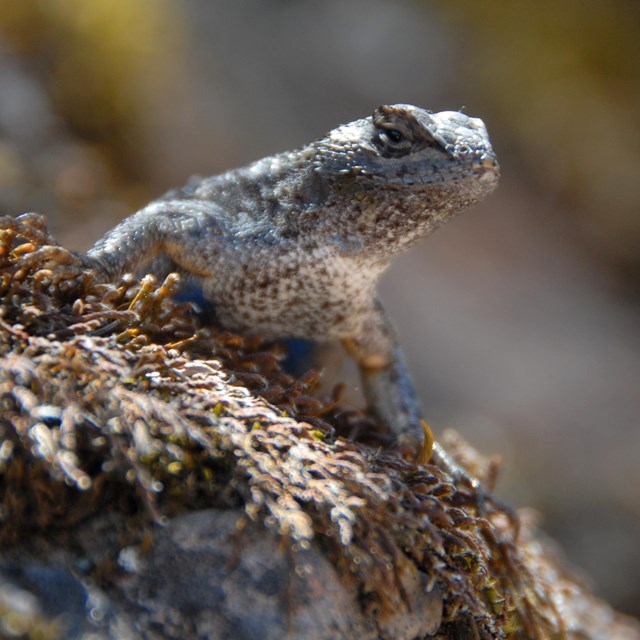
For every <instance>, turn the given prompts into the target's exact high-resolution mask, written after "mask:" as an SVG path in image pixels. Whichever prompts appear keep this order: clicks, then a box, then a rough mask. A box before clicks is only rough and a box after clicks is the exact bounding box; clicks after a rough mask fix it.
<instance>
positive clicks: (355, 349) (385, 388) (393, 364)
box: [342, 299, 433, 461]
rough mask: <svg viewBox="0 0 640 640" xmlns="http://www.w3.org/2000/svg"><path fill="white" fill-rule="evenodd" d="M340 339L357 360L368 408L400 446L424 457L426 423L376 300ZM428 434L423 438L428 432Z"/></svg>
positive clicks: (395, 342)
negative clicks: (352, 333)
mask: <svg viewBox="0 0 640 640" xmlns="http://www.w3.org/2000/svg"><path fill="white" fill-rule="evenodd" d="M342 343H343V345H344V347H345V349H346V350H347V352H348V353H349V354H350V355H351V357H352V358H353V359H354V360H355V361H356V362H357V363H358V366H359V368H360V375H361V379H362V384H363V390H364V395H365V398H366V400H367V405H368V407H369V410H370V411H371V412H372V413H373V415H374V416H375V417H376V418H377V419H378V420H379V422H380V423H381V424H382V425H383V426H384V427H385V428H386V429H387V430H388V431H389V432H390V433H392V434H393V435H394V436H395V438H396V444H397V446H398V448H399V449H400V450H410V451H414V452H416V451H418V452H420V453H419V454H418V457H419V458H420V459H424V460H425V461H426V459H428V458H429V457H430V454H431V447H432V444H433V443H432V440H431V442H425V436H426V435H427V433H428V427H426V423H424V421H423V420H422V412H421V409H420V402H419V401H418V397H417V395H416V392H415V388H414V386H413V382H412V381H411V376H410V375H409V370H408V368H407V365H406V362H405V359H404V355H403V353H402V350H401V349H400V346H399V344H398V340H397V338H396V334H395V331H394V329H393V326H392V325H391V322H390V321H389V319H388V318H387V315H386V313H385V311H384V308H383V306H382V303H381V302H380V300H378V299H376V300H375V302H374V305H373V307H372V308H371V310H370V311H369V313H368V315H367V317H366V319H365V321H364V323H363V325H362V327H361V330H360V333H359V334H358V335H356V336H354V337H353V338H348V339H346V340H343V341H342ZM428 436H429V437H427V438H426V439H427V440H429V439H430V432H429V433H428ZM425 449H428V451H426V450H425Z"/></svg>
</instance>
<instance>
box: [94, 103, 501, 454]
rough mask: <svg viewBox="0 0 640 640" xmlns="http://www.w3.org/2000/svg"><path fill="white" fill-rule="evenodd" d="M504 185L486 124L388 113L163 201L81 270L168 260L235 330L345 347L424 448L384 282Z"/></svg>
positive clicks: (369, 393)
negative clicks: (417, 247)
mask: <svg viewBox="0 0 640 640" xmlns="http://www.w3.org/2000/svg"><path fill="white" fill-rule="evenodd" d="M498 175H499V171H498V165H497V162H496V158H495V155H494V153H493V150H492V148H491V144H490V142H489V138H488V136H487V131H486V129H485V126H484V124H483V123H482V121H481V120H479V119H477V118H469V117H468V116H466V115H464V114H462V113H458V112H453V111H444V112H441V113H431V112H429V111H426V110H424V109H421V108H419V107H415V106H411V105H402V104H399V105H391V106H383V107H380V108H378V109H376V110H375V111H374V113H373V115H372V116H371V117H368V118H363V119H362V120H356V121H355V122H351V123H350V124H346V125H343V126H341V127H338V128H337V129H334V130H333V131H330V132H329V133H328V134H327V135H326V136H325V137H323V138H321V139H319V140H317V141H315V142H312V143H311V144H309V145H308V146H306V147H303V148H302V149H300V150H297V151H291V152H286V153H281V154H277V155H274V156H271V157H269V158H264V159H263V160H258V161H257V162H254V163H253V164H250V165H248V166H246V167H243V168H240V169H235V170H233V171H229V172H227V173H224V174H222V175H219V176H215V177H212V178H206V179H199V180H195V181H194V180H192V181H191V182H190V183H189V184H188V185H187V186H185V187H184V188H182V189H177V190H174V191H171V192H169V193H167V194H166V195H165V196H163V197H162V198H161V199H159V200H156V201H154V202H152V203H151V204H149V205H148V206H146V207H145V208H144V209H142V210H140V211H138V212H137V213H136V214H134V215H132V216H131V217H130V218H128V219H126V220H124V221H123V222H122V223H121V224H120V225H118V226H117V227H115V228H114V229H113V230H111V231H110V232H108V233H107V234H106V235H105V237H104V238H102V240H100V241H99V242H97V243H96V245H95V246H94V247H93V249H91V250H90V251H89V252H88V254H87V258H86V264H87V266H89V267H91V268H93V269H95V270H96V271H98V272H99V273H100V274H101V276H102V277H103V278H104V279H108V280H111V279H114V278H115V277H117V276H118V275H120V274H122V273H123V272H125V271H130V270H135V269H136V268H137V267H139V266H140V265H141V264H142V263H143V262H148V261H149V259H150V258H152V257H153V256H154V255H156V254H159V253H162V254H165V255H167V256H168V257H169V258H170V259H171V260H172V261H173V262H174V263H175V264H176V265H178V267H179V268H180V269H181V270H183V271H185V272H187V273H189V274H191V275H192V276H197V277H199V278H200V279H201V281H202V286H203V292H204V295H205V297H206V298H207V299H208V300H210V301H211V302H212V303H213V304H214V306H215V310H216V316H217V318H218V320H219V322H220V323H221V324H222V325H223V326H224V327H226V328H228V329H231V330H234V331H239V332H244V333H255V334H259V335H261V336H263V337H266V338H284V337H300V338H310V339H313V340H340V341H342V343H343V344H344V345H345V347H346V349H347V351H348V352H349V354H350V355H351V356H352V357H353V358H354V359H355V360H356V362H357V363H358V365H359V367H360V371H361V375H362V381H363V385H364V389H365V395H366V398H367V402H368V406H369V409H370V410H371V411H372V412H373V414H374V415H375V416H376V417H377V418H378V419H379V421H380V422H381V423H382V424H383V425H384V426H385V427H386V428H387V429H388V430H390V431H391V432H392V433H393V434H394V435H395V436H396V439H397V442H398V444H399V445H400V446H402V447H407V446H408V447H416V446H417V445H418V444H419V443H420V442H421V441H422V438H423V430H422V427H421V425H420V415H421V413H420V406H419V403H418V400H417V398H416V394H415V391H414V388H413V385H412V383H411V380H410V377H409V373H408V371H407V367H406V364H405V361H404V358H403V355H402V352H401V350H400V347H399V346H398V342H397V340H396V337H395V334H394V331H393V328H392V327H391V325H390V323H389V321H388V319H387V316H386V314H385V311H384V309H383V307H382V304H381V303H380V300H379V299H378V297H377V295H376V283H377V281H378V278H379V277H380V276H381V275H382V273H383V272H384V271H385V269H386V268H387V267H388V266H389V264H390V262H391V259H392V258H393V256H395V255H396V254H398V253H400V252H402V251H404V250H406V249H407V248H408V247H410V246H411V245H412V244H413V243H414V242H416V240H418V239H420V238H422V237H424V236H426V235H428V234H430V233H431V232H432V231H434V230H435V229H437V228H438V227H439V226H440V225H441V224H443V223H444V222H446V221H447V220H450V219H452V218H453V217H454V216H456V215H457V214H458V213H460V212H461V211H463V210H464V209H466V208H467V207H469V206H471V205H473V204H475V203H477V202H478V201H480V200H482V199H483V198H484V197H485V196H486V195H488V194H489V193H490V192H491V191H493V189H494V188H495V187H496V184H497V181H498ZM437 451H438V450H436V453H437ZM440 457H441V456H440Z"/></svg>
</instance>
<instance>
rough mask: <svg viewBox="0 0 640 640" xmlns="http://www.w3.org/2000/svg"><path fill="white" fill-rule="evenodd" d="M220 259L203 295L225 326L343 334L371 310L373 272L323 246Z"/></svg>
mask: <svg viewBox="0 0 640 640" xmlns="http://www.w3.org/2000/svg"><path fill="white" fill-rule="evenodd" d="M225 262H226V264H225V267H226V268H224V269H223V271H224V272H225V273H224V277H222V278H220V277H213V278H210V279H208V280H206V281H205V283H204V294H205V296H206V297H207V298H208V299H210V300H211V301H212V302H213V303H214V304H215V307H216V315H217V317H218V319H219V321H220V323H221V324H222V325H223V326H225V327H227V328H228V329H230V330H235V331H241V332H243V333H255V334H260V335H262V336H264V337H267V338H284V337H299V338H310V339H316V340H318V339H323V338H324V339H331V340H333V339H343V338H348V337H352V336H354V335H357V334H358V333H359V332H360V329H361V327H362V323H363V321H364V318H365V317H366V316H367V314H368V312H369V310H370V309H371V304H372V300H373V297H374V285H375V274H374V273H372V272H371V271H370V270H366V269H362V267H361V265H360V264H359V263H358V262H357V261H355V260H353V259H352V258H347V257H344V256H336V255H334V254H329V251H328V250H327V249H326V248H318V249H313V250H311V251H309V252H308V253H303V252H296V253H287V254H284V255H281V256H279V257H277V258H275V259H274V258H273V256H271V257H270V260H268V261H263V260H261V259H260V255H259V254H257V255H255V256H254V259H252V260H247V259H245V260H232V261H225Z"/></svg>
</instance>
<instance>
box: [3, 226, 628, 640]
mask: <svg viewBox="0 0 640 640" xmlns="http://www.w3.org/2000/svg"><path fill="white" fill-rule="evenodd" d="M176 287H177V278H176V276H174V275H172V276H169V277H168V278H167V279H166V280H165V282H164V283H162V284H159V283H157V282H156V281H155V280H154V279H153V278H151V277H145V278H144V279H142V280H141V281H137V280H135V279H134V278H132V277H125V278H123V279H121V280H120V281H119V282H117V283H115V284H107V285H105V284H98V283H96V282H95V281H94V280H93V278H92V275H91V273H87V272H85V271H84V270H83V269H82V268H81V267H80V265H79V262H78V261H77V260H76V259H75V257H74V255H73V254H72V253H70V252H68V251H66V250H65V249H63V248H61V247H59V246H57V245H55V243H54V242H53V241H52V239H51V238H50V237H49V235H48V234H47V232H46V229H45V227H44V224H43V221H42V219H41V218H40V217H38V216H35V215H28V216H23V217H21V218H20V219H18V220H12V219H8V218H5V219H2V220H0V296H1V299H0V303H1V306H0V358H1V359H0V408H1V415H2V419H1V422H0V516H1V518H0V541H1V542H2V544H3V545H5V548H6V547H7V546H11V545H16V544H18V541H19V540H21V539H22V538H23V536H24V535H25V533H27V534H29V535H30V536H32V535H36V534H38V533H42V532H52V531H60V530H65V529H68V528H70V527H73V525H74V524H76V523H78V522H80V521H83V520H85V519H87V518H90V517H91V516H92V515H94V514H96V513H99V512H101V513H104V512H105V511H106V510H117V511H118V512H120V513H123V514H126V516H127V517H129V518H131V519H132V521H134V522H135V523H136V524H137V525H139V524H140V522H141V519H142V521H145V520H146V521H147V522H150V523H151V522H153V521H158V520H162V519H166V518H170V517H172V516H174V515H175V514H177V513H180V512H183V511H186V510H195V509H201V508H206V507H211V506H217V507H222V508H225V507H237V506H242V507H243V508H244V510H245V512H246V514H247V517H248V518H251V519H254V520H259V521H262V522H265V523H266V524H267V526H269V527H271V528H272V529H273V530H275V531H277V532H279V533H280V534H281V535H282V536H283V537H284V539H286V540H289V541H290V542H291V543H292V544H294V545H301V546H305V545H308V544H309V541H310V540H312V539H315V540H317V541H319V542H320V543H321V544H322V546H323V547H324V548H325V549H326V552H327V554H328V556H329V557H330V558H331V560H332V561H333V563H334V564H335V565H336V566H337V567H338V568H339V570H340V572H341V575H343V576H344V578H345V580H352V581H356V582H357V584H358V585H359V587H360V592H361V594H362V600H363V606H364V607H369V608H370V610H371V611H378V612H381V614H384V612H385V611H388V610H391V609H397V608H398V607H402V606H403V603H404V602H405V601H406V598H405V595H406V594H403V591H402V584H403V581H402V579H401V577H402V575H403V573H404V572H415V571H416V569H417V570H420V571H422V572H424V574H426V575H427V576H429V577H430V580H431V582H432V583H433V584H434V585H435V584H438V585H439V586H440V588H441V590H442V593H443V597H444V601H445V618H444V619H445V625H444V626H443V631H442V633H443V634H449V635H442V636H441V637H454V634H455V633H457V631H456V628H457V627H456V625H460V624H464V625H467V626H468V627H469V628H471V629H472V631H473V633H475V634H477V637H490V638H503V637H513V638H550V637H553V638H562V637H578V636H572V635H571V631H572V629H571V626H572V625H574V626H575V624H577V623H575V621H573V622H570V621H572V620H573V619H572V618H571V616H570V615H568V612H574V613H575V611H576V610H577V609H576V608H575V606H574V605H571V598H569V597H568V596H567V593H568V591H567V589H568V586H567V585H571V589H573V592H572V593H573V596H572V597H578V599H579V601H580V602H590V603H591V600H589V599H588V598H590V596H588V595H587V594H586V592H584V591H583V590H582V588H581V587H579V586H577V585H576V584H575V583H574V582H571V581H570V580H569V579H565V578H564V577H563V576H564V574H563V573H562V571H560V570H559V569H557V567H556V565H555V564H554V562H553V561H552V560H549V557H548V554H547V551H545V548H544V546H541V543H540V542H539V540H538V539H537V538H536V537H535V536H534V535H533V533H532V530H533V526H532V525H529V524H527V523H525V525H526V526H524V527H523V528H522V530H520V527H519V526H518V524H519V523H518V520H517V518H515V517H514V516H513V514H511V513H510V512H509V511H508V510H506V509H503V508H501V507H500V506H499V505H498V504H496V503H494V502H493V501H492V500H490V499H489V500H486V501H484V502H483V503H482V504H483V505H484V509H483V512H482V513H481V514H480V513H478V505H479V504H480V501H479V497H478V496H477V495H476V494H475V492H474V491H473V489H472V488H471V487H469V486H466V485H465V483H456V482H454V481H453V480H452V479H451V478H450V477H448V476H447V475H446V473H444V471H442V470H441V469H439V468H437V467H436V466H433V465H425V466H418V465H416V464H414V463H412V462H410V461H407V460H405V459H403V458H402V457H400V456H398V455H395V454H393V453H391V452H385V450H384V448H382V447H381V446H376V445H375V443H374V444H373V445H372V443H371V438H369V441H368V442H367V441H363V442H360V441H359V440H358V439H357V438H356V439H354V438H353V437H347V436H353V435H354V434H356V435H357V434H361V435H362V434H366V432H367V431H368V430H369V431H370V430H371V424H370V423H369V422H367V419H366V417H365V416H364V415H363V414H361V413H358V412H354V411H352V410H347V409H346V408H344V407H343V406H342V405H341V403H340V397H339V392H338V391H337V392H336V393H335V394H334V396H333V397H332V398H329V399H327V400H326V401H324V402H322V401H320V400H317V399H316V398H313V397H312V396H311V395H310V392H311V390H312V387H313V385H314V383H315V381H316V379H317V376H316V375H315V374H314V373H309V374H308V375H306V376H304V377H303V378H302V379H298V380H296V379H293V378H291V377H290V376H289V375H287V374H286V373H284V371H283V370H282V367H281V360H282V353H278V352H277V351H274V350H272V349H265V348H264V347H263V346H262V345H261V344H260V343H259V341H247V340H245V339H243V338H241V337H239V336H234V335H230V334H228V333H224V332H218V331H216V330H214V329H212V328H204V327H201V326H199V324H198V320H197V318H196V317H195V315H194V314H193V313H192V312H191V310H190V307H189V306H188V305H184V304H178V303H176V302H175V301H173V300H172V297H171V296H172V294H173V293H174V292H175V290H176ZM456 448H457V450H458V452H459V453H460V456H461V458H462V459H465V460H466V461H467V462H468V463H469V464H470V465H472V466H474V470H475V471H476V472H478V471H482V469H484V470H485V471H486V469H487V467H486V466H485V467H483V464H484V463H483V461H482V460H480V459H479V458H478V456H477V454H475V452H473V451H470V450H468V449H464V447H463V446H462V445H460V444H458V445H457V447H454V450H455V449H456ZM488 468H489V469H491V466H490V465H489V467H488ZM134 529H135V527H134ZM137 529H138V530H140V529H141V527H140V526H137ZM141 535H142V534H141ZM543 569H544V570H543ZM545 572H546V573H545ZM551 572H555V573H554V575H553V579H549V576H550V573H551ZM563 580H565V582H563ZM568 603H569V604H568ZM590 606H591V607H592V610H593V606H594V605H593V604H592V603H591V604H590ZM600 606H601V607H604V605H600ZM572 607H573V608H572ZM603 611H609V610H608V609H607V608H606V607H604V608H603ZM610 618H611V620H610V623H609V624H614V622H613V621H614V618H613V617H611V616H610ZM574 623H575V624H574ZM447 629H449V631H447ZM471 637H473V635H472V636H471ZM580 637H592V636H590V635H584V636H580ZM593 637H597V636H593ZM611 637H613V636H611ZM619 637H626V636H619ZM628 637H630V638H631V637H635V636H633V635H629V636H628Z"/></svg>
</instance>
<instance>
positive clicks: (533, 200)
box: [0, 0, 640, 615]
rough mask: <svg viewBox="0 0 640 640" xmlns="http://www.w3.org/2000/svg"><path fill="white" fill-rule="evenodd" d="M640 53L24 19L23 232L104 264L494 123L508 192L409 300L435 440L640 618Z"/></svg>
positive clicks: (16, 199) (223, 22)
mask: <svg viewBox="0 0 640 640" xmlns="http://www.w3.org/2000/svg"><path fill="white" fill-rule="evenodd" d="M639 42H640V3H638V2H637V1H636V0H575V1H571V0H562V1H558V0H553V1H552V0H538V1H537V2H520V1H516V2H501V1H499V0H485V2H475V1H473V0H456V1H453V2H447V3H443V2H436V1H430V0H422V1H419V0H412V1H409V0H395V1H393V2H392V1H389V0H325V1H324V2H322V3H319V2H313V1H312V0H269V1H267V0H244V1H243V2H237V1H235V0H210V1H208V2H203V1H198V0H182V1H181V2H177V1H175V0H173V1H169V0H136V2H131V1H130V0H91V2H87V1H86V0H20V2H15V0H0V214H6V213H11V214H18V213H21V212H25V211H39V212H42V213H46V214H47V216H48V219H49V223H50V227H51V229H52V230H53V232H54V233H55V235H56V236H57V238H58V239H59V240H60V241H61V242H62V243H63V244H65V245H66V246H68V247H71V248H74V249H86V248H88V247H89V246H90V245H91V244H92V243H93V242H94V241H95V240H96V239H97V238H99V237H100V235H101V234H102V233H103V232H104V231H106V230H107V229H108V228H109V227H111V226H113V225H114V224H115V223H116V222H117V221H118V220H120V219H121V218H123V217H125V216H126V215H127V214H129V213H130V212H132V211H133V210H135V209H136V208H137V207H139V206H140V205H142V204H144V203H146V202H147V201H148V200H150V199H152V198H154V197H156V196H158V195H159V194H161V193H162V192H163V191H164V190H166V189H168V188H170V187H174V186H178V185H181V184H183V183H184V182H185V181H186V179H187V178H188V177H189V176H190V175H191V174H195V173H199V174H202V175H207V174H214V173H217V172H220V171H223V170H225V169H228V168H232V167H235V166H238V165H241V164H243V163H246V162H248V161H250V160H253V159H256V158H259V157H261V156H264V155H270V154H272V153H274V152H277V151H282V150H286V149H290V148H293V147H297V146H300V145H302V144H304V143H306V142H309V141H310V140H312V139H314V138H316V137H319V136H321V135H322V134H323V133H325V132H326V131H328V130H329V129H331V128H333V127H335V126H337V125H338V124H341V123H344V122H347V121H350V120H353V119H355V118H358V117H362V116H364V115H368V114H369V113H371V111H372V110H373V108H374V107H376V106H378V105H380V104H383V103H393V102H409V103H416V104H419V105H422V106H425V107H427V108H430V109H432V110H444V109H460V108H463V107H464V110H465V112H466V113H467V114H469V115H472V116H479V117H482V118H483V119H484V120H485V122H486V123H487V126H488V128H489V131H490V133H491V135H492V140H493V142H494V147H495V148H496V151H497V154H498V157H499V159H500V162H501V166H502V172H503V179H502V183H501V186H500V188H499V190H498V191H497V192H496V194H495V195H493V196H492V197H491V198H490V199H489V200H488V201H487V202H485V203H483V204H482V205H481V206H480V207H477V208H476V209H474V210H473V211H470V212H469V213H467V214H465V215H464V216H462V217H461V218H458V219H457V220H456V221H455V222H453V223H452V224H451V225H449V226H447V227H445V228H444V229H442V230H441V231H439V232H438V233H437V234H436V235H435V236H432V237H431V238H429V239H427V240H425V241H424V242H422V243H420V244H419V245H417V246H416V247H415V248H414V249H412V250H411V252H409V254H407V255H406V256H403V257H401V258H400V259H398V261H397V263H396V264H395V266H394V267H393V268H392V270H391V271H390V273H388V275H387V276H386V277H385V279H384V281H383V283H382V295H383V299H384V300H385V302H386V304H387V306H388V308H389V309H390V310H391V315H392V317H393V319H394V320H395V322H396V325H397V328H398V331H399V333H400V335H401V341H402V344H403V345H404V346H405V349H406V352H407V355H408V359H409V361H410V365H411V368H412V371H413V374H414V377H415V380H416V383H417V385H418V387H419V390H420V393H421V396H422V398H423V402H424V407H425V416H426V417H427V419H428V420H429V422H430V423H431V425H432V427H433V428H434V430H435V431H436V432H438V433H440V432H442V430H443V429H445V428H447V427H455V428H456V429H457V430H458V431H460V432H461V433H463V434H464V435H465V437H466V438H467V439H468V440H470V441H471V442H472V443H473V444H474V445H475V446H476V447H477V448H478V449H479V450H480V451H482V452H484V453H487V454H493V453H500V454H502V455H503V456H504V458H505V463H504V467H503V472H502V475H501V478H500V481H499V486H498V492H499V494H500V495H501V496H502V497H504V498H505V499H506V500H508V501H510V502H511V503H513V504H515V505H516V506H523V505H530V506H533V507H535V508H536V509H537V510H539V511H540V512H541V513H542V514H543V517H544V527H545V529H546V530H547V531H548V532H549V533H550V534H551V535H553V536H554V537H555V538H557V539H558V540H559V541H560V543H561V544H562V546H563V548H564V550H565V551H566V554H567V555H568V557H569V558H570V559H571V560H572V561H573V562H574V563H575V564H576V565H578V566H579V567H581V568H582V569H584V571H585V575H587V576H589V578H587V579H588V580H592V585H593V586H594V588H595V589H596V591H597V592H598V593H599V594H601V595H602V596H604V597H605V598H607V599H608V600H609V601H610V602H611V603H612V604H613V605H614V606H616V607H617V608H619V609H621V610H623V611H626V612H628V613H633V614H635V615H640V460H639V458H640V330H639V328H640V304H639V301H640V205H639V203H640V47H639V45H638V43H639Z"/></svg>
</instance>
